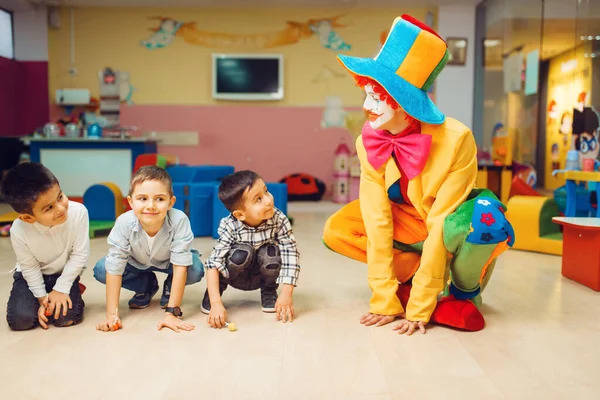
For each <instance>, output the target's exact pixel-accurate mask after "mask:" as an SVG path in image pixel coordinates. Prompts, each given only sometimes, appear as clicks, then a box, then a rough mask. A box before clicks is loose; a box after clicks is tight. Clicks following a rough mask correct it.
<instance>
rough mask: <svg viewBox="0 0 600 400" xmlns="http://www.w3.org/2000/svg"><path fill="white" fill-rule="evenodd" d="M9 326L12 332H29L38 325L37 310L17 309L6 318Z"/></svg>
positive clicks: (11, 311) (9, 312)
mask: <svg viewBox="0 0 600 400" xmlns="http://www.w3.org/2000/svg"><path fill="white" fill-rule="evenodd" d="M6 321H7V322H8V326H9V327H10V329H11V330H12V331H27V330H30V329H33V328H35V327H36V326H37V325H38V317H37V310H34V309H33V308H31V309H25V308H18V307H15V309H13V310H9V311H8V314H7V316H6Z"/></svg>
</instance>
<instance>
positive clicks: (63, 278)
mask: <svg viewBox="0 0 600 400" xmlns="http://www.w3.org/2000/svg"><path fill="white" fill-rule="evenodd" d="M1 191H2V196H3V197H4V200H5V201H6V202H7V203H8V204H10V206H11V207H12V208H13V209H14V210H15V211H16V212H17V213H19V217H18V219H17V220H16V221H15V222H14V223H13V225H12V227H11V229H10V238H11V241H12V246H13V249H14V251H15V254H16V256H17V265H16V271H15V273H14V275H13V277H14V282H13V287H12V290H11V293H10V297H9V299H8V307H7V313H6V319H7V322H8V325H9V326H10V329H12V330H14V331H23V330H28V329H32V328H35V327H36V326H37V325H38V324H39V325H40V326H41V327H42V328H44V329H48V325H49V324H51V323H53V324H54V325H55V326H58V327H65V326H70V325H75V324H77V323H79V322H81V321H82V320H83V308H84V306H85V304H84V302H83V299H82V298H81V288H80V285H79V277H80V275H81V274H82V273H83V270H84V269H85V267H86V263H87V260H88V257H89V254H90V240H89V219H88V212H87V209H86V208H85V206H83V204H80V203H76V202H72V201H69V199H68V198H67V196H66V195H65V194H64V193H63V192H62V190H61V188H60V185H59V183H58V179H56V177H55V176H54V174H53V173H52V172H50V170H48V169H47V168H46V167H44V166H43V165H42V164H38V163H25V164H20V165H17V166H16V167H14V168H12V169H11V170H10V171H9V172H8V173H7V175H6V177H5V178H4V180H3V181H2V187H1Z"/></svg>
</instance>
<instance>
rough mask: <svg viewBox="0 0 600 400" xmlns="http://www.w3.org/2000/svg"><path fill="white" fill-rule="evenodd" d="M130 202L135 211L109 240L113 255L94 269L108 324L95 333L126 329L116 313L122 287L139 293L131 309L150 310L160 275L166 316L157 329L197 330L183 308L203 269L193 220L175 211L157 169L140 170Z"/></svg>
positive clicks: (163, 175)
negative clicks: (187, 292) (102, 285)
mask: <svg viewBox="0 0 600 400" xmlns="http://www.w3.org/2000/svg"><path fill="white" fill-rule="evenodd" d="M127 200H128V201H129V205H130V206H131V208H132V210H131V211H128V212H126V213H124V214H122V215H121V216H119V218H118V219H117V221H116V223H115V226H114V227H113V229H112V230H111V232H110V234H109V236H108V244H109V245H110V248H109V250H108V255H107V256H106V257H104V258H102V259H101V260H100V261H98V263H97V264H96V266H95V267H94V277H95V278H96V279H97V280H98V281H99V282H101V283H105V284H106V320H105V321H104V322H102V323H100V324H98V325H97V326H96V329H98V330H101V331H105V332H106V331H113V330H118V329H119V328H122V323H121V320H120V318H119V314H118V311H117V307H118V304H119V294H120V290H121V287H124V288H125V289H129V290H132V291H134V292H135V295H134V296H133V297H132V298H131V300H129V308H132V309H139V308H146V307H148V306H149V305H150V301H151V300H152V297H153V296H154V295H155V294H156V292H158V280H157V278H156V275H155V274H154V272H155V271H157V272H163V273H166V274H167V278H166V279H165V283H164V286H163V293H162V297H161V300H160V305H161V307H162V308H165V316H164V318H163V320H162V322H160V323H159V324H158V329H161V328H163V327H168V328H171V329H173V330H174V331H176V332H179V330H180V329H181V330H187V331H189V330H192V329H194V325H193V324H190V323H187V322H184V321H183V320H181V316H182V315H183V313H182V311H181V308H180V305H181V300H182V298H183V292H184V288H185V285H191V284H194V283H197V282H199V281H200V280H201V279H202V277H203V276H204V268H203V265H202V262H201V261H200V254H199V253H198V251H196V250H192V249H191V245H192V241H193V240H194V235H193V233H192V230H191V227H190V221H189V219H188V217H187V216H186V215H185V213H183V212H182V211H180V210H176V209H173V204H175V196H173V189H172V182H171V177H170V176H169V174H168V173H167V172H166V171H165V170H164V169H162V168H159V167H156V166H147V167H142V168H140V169H139V170H138V171H137V172H136V173H135V175H134V176H133V177H132V179H131V183H130V186H129V196H128V197H127Z"/></svg>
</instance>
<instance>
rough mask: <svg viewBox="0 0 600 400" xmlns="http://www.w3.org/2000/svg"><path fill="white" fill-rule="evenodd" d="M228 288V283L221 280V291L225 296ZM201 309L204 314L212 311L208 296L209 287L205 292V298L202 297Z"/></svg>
mask: <svg viewBox="0 0 600 400" xmlns="http://www.w3.org/2000/svg"><path fill="white" fill-rule="evenodd" d="M225 289H227V284H223V282H222V281H221V282H219V293H220V294H221V296H223V292H224V291H225ZM200 311H202V312H203V313H204V314H209V313H210V297H209V296H208V289H206V291H205V292H204V298H203V299H202V304H201V305H200Z"/></svg>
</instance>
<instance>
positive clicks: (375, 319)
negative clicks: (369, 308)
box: [360, 313, 399, 326]
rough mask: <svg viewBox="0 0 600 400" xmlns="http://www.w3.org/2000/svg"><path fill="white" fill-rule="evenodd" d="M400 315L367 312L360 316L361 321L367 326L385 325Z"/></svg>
mask: <svg viewBox="0 0 600 400" xmlns="http://www.w3.org/2000/svg"><path fill="white" fill-rule="evenodd" d="M397 317H399V315H379V314H371V313H366V314H365V315H363V316H362V317H360V323H361V324H363V325H365V326H371V325H375V326H383V325H387V324H389V323H390V322H392V321H393V320H395V319H396V318H397Z"/></svg>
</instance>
